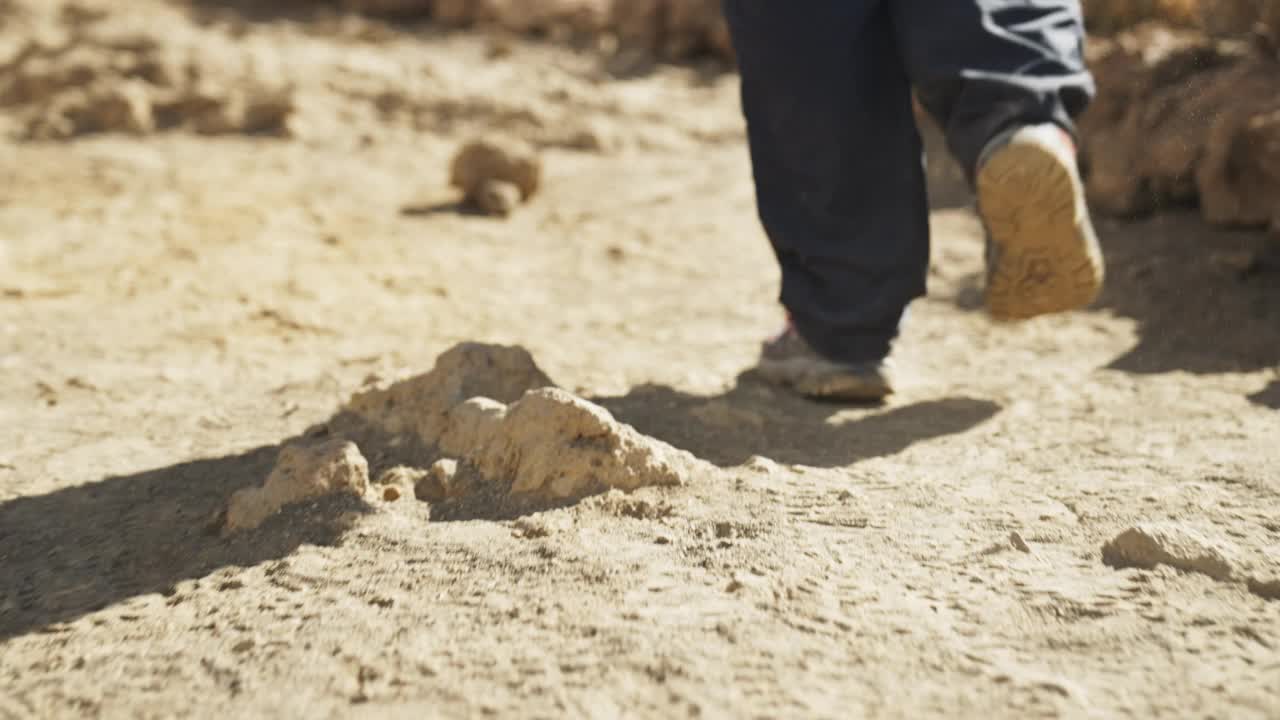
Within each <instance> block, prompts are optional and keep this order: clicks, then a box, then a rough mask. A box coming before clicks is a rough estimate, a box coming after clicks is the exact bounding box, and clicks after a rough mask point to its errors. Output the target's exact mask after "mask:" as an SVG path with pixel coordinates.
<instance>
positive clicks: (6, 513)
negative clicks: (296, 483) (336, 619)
mask: <svg viewBox="0 0 1280 720" xmlns="http://www.w3.org/2000/svg"><path fill="white" fill-rule="evenodd" d="M278 449H279V448H278V447H264V448H259V449H257V450H252V451H250V452H246V453H243V454H239V455H231V456H227V457H222V458H217V459H209V460H195V461H191V462H184V463H180V464H177V465H173V466H171V467H166V468H161V469H158V470H149V471H146V472H140V473H137V474H134V475H125V476H119V477H110V478H107V479H105V480H101V481H99V482H95V483H89V484H86V485H79V486H76V487H69V488H64V489H62V490H57V491H55V492H51V493H48V494H46V495H39V496H34V497H19V498H17V499H14V500H9V501H8V502H5V503H3V504H0V643H3V642H4V641H5V640H7V639H9V638H13V637H16V636H19V635H24V634H26V633H29V632H32V631H34V630H40V629H47V628H48V627H49V626H51V625H55V624H57V623H62V622H67V621H71V620H74V619H76V618H78V617H80V616H81V615H84V614H86V613H90V612H94V611H96V610H99V609H102V608H104V607H107V606H109V605H112V604H114V603H117V602H120V601H121V600H124V599H127V598H130V597H135V596H138V595H145V594H148V593H160V594H163V595H172V594H173V593H174V591H175V589H174V586H175V585H176V584H177V583H179V582H181V581H183V580H188V579H196V578H202V577H205V576H206V575H208V574H209V573H211V572H213V571H215V570H217V569H219V568H222V567H228V566H241V567H247V566H251V565H256V564H258V563H261V562H264V561H266V560H271V559H277V558H283V557H285V556H287V555H289V554H290V553H292V552H293V550H294V549H295V548H297V547H298V546H299V545H302V544H304V543H309V544H317V545H330V544H333V543H335V542H337V541H338V540H339V538H340V537H341V536H342V534H343V533H344V531H345V530H346V526H345V524H346V523H347V522H349V519H350V518H351V517H352V514H353V513H358V512H360V511H362V510H365V509H367V508H366V506H364V505H363V503H361V502H359V501H358V500H355V499H351V500H346V501H340V502H330V503H323V504H320V505H315V506H307V505H303V506H299V507H296V508H293V509H292V510H290V511H288V512H286V513H284V514H282V515H280V516H278V517H276V518H274V519H273V520H271V521H270V522H269V523H268V524H267V525H266V526H264V531H263V532H258V533H246V534H243V535H240V536H235V537H230V538H222V537H219V535H218V533H217V529H216V528H215V527H214V524H215V520H216V518H217V517H218V516H219V514H220V512H221V510H222V508H223V507H224V506H225V505H226V502H227V498H229V497H230V496H231V494H232V493H233V492H235V491H236V490H239V489H241V488H243V487H247V486H249V485H254V484H257V483H260V482H261V481H262V479H263V478H264V477H266V475H267V474H268V473H269V472H270V471H271V467H272V465H273V464H274V463H275V458H276V453H277V451H278Z"/></svg>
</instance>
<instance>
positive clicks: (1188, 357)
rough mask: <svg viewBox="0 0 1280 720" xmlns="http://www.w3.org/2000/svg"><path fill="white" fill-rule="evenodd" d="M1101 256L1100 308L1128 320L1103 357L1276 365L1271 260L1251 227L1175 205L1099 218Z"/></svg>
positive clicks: (1146, 362) (1155, 364)
mask: <svg viewBox="0 0 1280 720" xmlns="http://www.w3.org/2000/svg"><path fill="white" fill-rule="evenodd" d="M1099 232H1100V234H1101V236H1102V240H1103V243H1104V246H1105V251H1106V254H1107V262H1108V285H1107V289H1106V291H1105V292H1104V293H1103V296H1102V298H1101V300H1100V302H1099V304H1098V308H1099V309H1102V310H1110V311H1111V312H1113V313H1115V314H1116V315H1119V316H1122V317H1127V318H1132V319H1133V320H1135V321H1137V323H1138V338H1139V339H1138V344H1137V345H1136V346H1135V347H1134V348H1133V349H1132V350H1130V351H1129V352H1128V353H1126V354H1125V355H1123V356H1122V357H1120V358H1118V359H1117V360H1115V361H1114V362H1113V363H1112V364H1111V366H1110V367H1111V368H1112V369H1116V370H1123V371H1126V372H1131V373H1142V374H1145V373H1163V372H1171V371H1178V370H1181V371H1186V372H1191V373H1197V374H1210V373H1230V372H1252V371H1257V370H1263V369H1266V368H1271V367H1277V366H1280V262H1278V261H1276V260H1275V259H1274V256H1273V254H1272V253H1274V252H1275V251H1276V250H1275V244H1276V241H1275V240H1274V239H1271V238H1268V237H1267V236H1266V235H1264V234H1263V233H1259V232H1231V231H1226V230H1218V229H1214V228H1211V227H1209V226H1207V225H1206V224H1205V223H1204V222H1203V221H1201V220H1200V219H1199V218H1198V217H1197V216H1195V215H1194V214H1192V213H1188V212H1183V213H1176V214H1168V215H1163V216H1160V217H1156V218H1152V219H1150V220H1146V221H1143V222H1138V223H1132V224H1122V223H1117V222H1107V221H1104V222H1101V223H1099Z"/></svg>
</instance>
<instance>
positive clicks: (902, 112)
mask: <svg viewBox="0 0 1280 720" xmlns="http://www.w3.org/2000/svg"><path fill="white" fill-rule="evenodd" d="M938 4H939V5H940V6H941V5H945V4H947V3H938ZM725 12H726V15H727V16H728V19H729V24H730V28H731V30H732V34H733V40H734V45H735V50H736V52H737V55H738V61H739V67H740V71H741V75H742V96H743V97H742V99H743V107H744V111H745V113H746V117H747V126H748V136H749V145H750V150H751V157H752V164H753V170H754V175H755V181H756V195H757V203H758V207H759V213H760V217H761V220H762V221H763V224H764V227H765V230H766V233H767V234H768V236H769V239H770V241H771V243H772V245H773V249H774V252H775V253H776V255H777V258H778V261H779V263H780V265H781V269H782V297H781V299H782V303H783V305H784V306H785V307H786V308H787V310H788V312H789V313H790V314H791V318H792V322H793V323H794V325H795V327H796V329H797V330H798V331H799V333H800V334H801V336H802V337H804V338H805V340H807V341H808V342H809V343H810V345H812V346H813V347H814V348H815V349H817V350H818V351H819V352H821V353H822V354H824V355H826V356H828V357H831V358H833V359H837V360H845V361H850V362H861V361H866V360H876V359H879V358H881V357H883V356H884V355H885V354H887V352H888V350H889V346H890V343H891V342H892V340H893V339H894V337H895V336H896V335H897V332H898V326H899V323H900V321H901V318H902V315H903V312H904V310H905V308H906V306H907V305H908V304H909V303H910V302H911V301H912V300H913V299H914V298H917V297H919V296H921V295H923V294H924V291H925V278H926V274H927V269H928V258H929V228H928V204H927V199H926V196H925V192H926V191H925V179H924V169H923V167H922V163H921V143H920V138H919V135H918V133H917V131H916V127H915V123H914V120H913V116H912V109H911V87H910V83H909V81H908V76H907V73H906V71H905V69H904V68H903V64H902V60H901V57H902V54H901V53H900V51H899V48H898V45H897V36H896V34H895V32H894V28H893V24H892V15H891V11H890V8H889V6H888V5H887V4H886V3H885V2H882V1H881V0H804V1H803V2H783V1H782V0H726V2H725Z"/></svg>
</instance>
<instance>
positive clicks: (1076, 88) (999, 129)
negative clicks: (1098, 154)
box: [889, 0, 1103, 319]
mask: <svg viewBox="0 0 1280 720" xmlns="http://www.w3.org/2000/svg"><path fill="white" fill-rule="evenodd" d="M889 2H890V3H891V5H892V9H893V23H894V29H895V31H896V35H897V37H898V42H899V44H900V46H901V47H902V49H903V58H904V61H905V63H906V66H907V69H908V72H909V74H910V76H911V80H912V82H913V83H914V84H915V86H916V92H917V95H918V96H919V98H920V101H921V104H922V105H923V106H924V107H925V108H926V110H928V111H929V113H930V114H931V115H933V117H934V118H935V119H937V121H938V122H939V123H940V124H941V125H942V127H943V128H944V130H945V132H946V135H947V142H948V145H949V147H950V148H951V150H952V152H953V154H954V155H955V156H956V158H957V160H958V161H959V162H960V163H961V165H962V166H963V167H964V168H965V171H966V173H967V174H968V176H969V177H970V178H971V179H972V180H973V182H974V185H975V189H976V190H977V195H978V208H979V212H980V213H981V215H982V216H983V220H984V222H985V223H986V226H987V230H988V233H989V236H990V252H989V260H988V285H987V307H988V309H989V310H990V311H991V314H992V315H993V316H994V317H996V318H997V319H1020V318H1028V317H1033V316H1036V315H1041V314H1046V313H1052V312H1060V311H1064V310H1072V309H1077V308H1081V307H1084V306H1086V305H1088V304H1089V303H1091V302H1092V301H1093V300H1094V299H1095V298H1096V297H1097V295H1098V292H1099V291H1100V290H1101V287H1102V280H1103V263H1102V255H1101V252H1100V251H1099V249H1098V244H1097V239H1096V237H1095V235H1094V231H1093V226H1092V224H1091V223H1090V221H1089V216H1088V210H1087V208H1086V206H1085V200H1084V190H1083V187H1082V185H1081V183H1080V178H1079V173H1078V171H1077V169H1076V152H1075V144H1074V133H1075V128H1074V125H1073V123H1072V119H1073V118H1074V117H1075V116H1076V115H1078V114H1079V113H1080V112H1082V111H1083V110H1084V108H1085V107H1086V106H1087V105H1088V104H1089V101H1090V100H1091V99H1092V97H1093V93H1094V84H1093V79H1092V77H1091V76H1090V74H1089V72H1088V69H1087V68H1086V66H1085V62H1084V20H1083V13H1082V11H1081V7H1080V2H1079V0H955V1H953V2H947V3H937V2H933V1H932V0H889Z"/></svg>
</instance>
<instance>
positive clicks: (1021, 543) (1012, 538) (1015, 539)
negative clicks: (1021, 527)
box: [1009, 530, 1031, 553]
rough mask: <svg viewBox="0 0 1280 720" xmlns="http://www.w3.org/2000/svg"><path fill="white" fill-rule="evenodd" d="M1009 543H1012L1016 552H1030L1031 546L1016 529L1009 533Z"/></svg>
mask: <svg viewBox="0 0 1280 720" xmlns="http://www.w3.org/2000/svg"><path fill="white" fill-rule="evenodd" d="M1009 544H1010V545H1013V548H1014V549H1015V550H1017V551H1018V552H1024V553H1030V552H1031V546H1030V545H1027V541H1026V540H1023V539H1022V535H1021V534H1020V533H1019V532H1018V531H1017V530H1014V531H1013V532H1011V533H1009Z"/></svg>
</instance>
